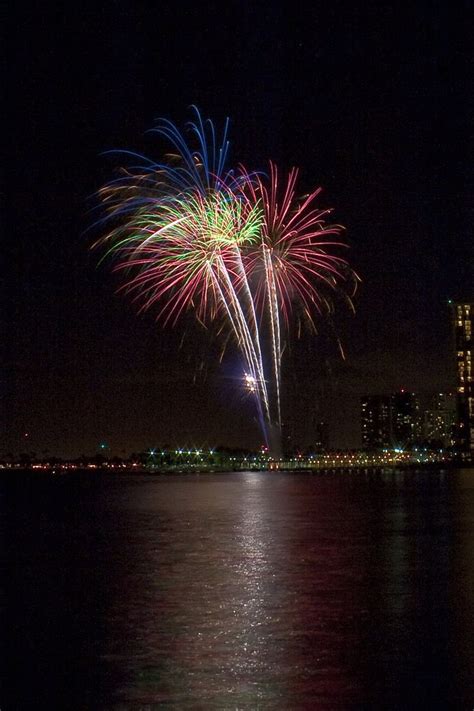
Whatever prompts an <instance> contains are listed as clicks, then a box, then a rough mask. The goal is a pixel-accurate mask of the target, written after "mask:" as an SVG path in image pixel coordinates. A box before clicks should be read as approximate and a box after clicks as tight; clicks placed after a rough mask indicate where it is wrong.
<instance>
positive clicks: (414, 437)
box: [391, 390, 421, 449]
mask: <svg viewBox="0 0 474 711" xmlns="http://www.w3.org/2000/svg"><path fill="white" fill-rule="evenodd" d="M391 404H392V444H393V445H394V446H395V447H402V448H403V449H405V447H411V446H413V445H414V444H416V443H417V442H419V441H420V436H421V427H420V424H421V423H420V404H419V401H418V397H417V396H416V395H415V393H410V392H407V391H406V390H400V392H398V393H395V394H394V395H392V398H391Z"/></svg>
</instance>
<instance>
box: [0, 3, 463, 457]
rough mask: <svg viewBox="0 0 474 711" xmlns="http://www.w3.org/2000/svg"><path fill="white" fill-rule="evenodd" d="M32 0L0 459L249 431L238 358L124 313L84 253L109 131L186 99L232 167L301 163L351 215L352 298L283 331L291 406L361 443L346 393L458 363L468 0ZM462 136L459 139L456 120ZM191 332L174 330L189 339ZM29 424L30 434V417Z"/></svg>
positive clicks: (340, 216) (13, 42)
mask: <svg viewBox="0 0 474 711" xmlns="http://www.w3.org/2000/svg"><path fill="white" fill-rule="evenodd" d="M303 5H304V4H303V3H296V4H295V3H276V2H253V3H244V2H228V3H219V4H218V3H184V5H183V4H182V3H175V2H166V3H160V2H150V3H145V2H118V1H117V2H109V3H107V2H105V3H102V2H100V3H99V2H98V3H95V4H90V5H89V6H88V3H47V2H46V3H40V2H38V3H28V4H25V5H22V4H18V7H16V9H12V10H11V13H10V17H8V18H7V19H8V20H9V23H8V26H7V33H6V37H7V48H8V49H7V55H6V58H5V60H6V61H5V62H4V66H5V67H6V73H7V77H8V94H7V100H6V102H5V105H6V106H7V107H8V113H9V117H10V121H9V128H8V130H7V131H5V133H4V137H5V139H6V147H7V162H6V170H5V172H4V189H3V191H2V192H3V196H4V208H5V219H4V220H3V221H2V222H3V224H4V226H5V227H6V229H5V230H4V231H5V244H6V247H7V276H6V288H5V296H6V299H5V300H4V304H5V305H6V308H5V309H4V310H3V311H4V316H5V320H4V327H3V328H4V333H5V338H4V339H3V341H4V345H5V346H6V352H5V358H6V366H5V367H4V369H3V370H4V374H5V376H6V377H5V379H4V383H3V388H4V399H3V407H2V409H3V414H4V416H5V427H4V430H5V432H6V437H5V439H4V441H3V442H2V445H1V448H0V449H1V452H0V454H1V453H4V452H8V451H13V452H18V451H19V450H23V451H24V450H25V449H33V450H34V451H36V452H38V453H41V452H43V451H45V450H49V451H50V452H54V453H57V454H61V455H74V454H80V453H81V452H85V453H93V452H95V451H96V449H97V446H98V443H99V442H100V441H106V442H108V443H109V444H110V447H111V450H112V451H113V452H115V453H121V451H122V450H124V451H125V452H130V451H132V450H135V451H136V450H138V449H141V448H144V447H148V446H150V445H156V444H165V443H169V444H175V443H189V444H196V445H200V444H204V443H209V444H213V445H215V444H219V443H221V444H229V445H244V446H255V445H257V444H259V443H260V434H259V431H258V427H257V425H256V423H255V421H254V416H253V409H252V405H251V403H250V402H248V401H245V400H244V399H243V398H242V395H241V391H240V389H239V388H238V387H235V382H234V381H233V378H235V373H236V372H237V370H238V368H237V360H238V358H237V355H236V354H233V353H232V351H229V352H228V354H227V356H226V358H225V359H224V362H223V364H222V365H220V366H219V364H218V363H217V358H216V354H217V352H218V351H217V346H216V345H215V344H212V343H209V341H208V339H207V338H206V334H205V333H203V332H202V331H200V329H199V328H198V327H196V326H195V325H194V324H193V322H192V320H187V321H186V322H183V323H182V324H180V325H178V326H177V327H176V328H174V329H173V328H171V327H168V328H166V329H164V330H163V329H162V328H161V326H160V325H159V324H156V323H155V321H154V317H153V315H152V314H147V315H142V316H137V314H136V309H135V308H134V306H133V305H131V304H130V303H129V302H127V300H126V299H125V298H124V297H121V296H118V295H116V294H115V288H116V286H117V282H116V280H115V279H114V276H113V275H111V274H110V272H109V271H108V270H107V268H104V267H100V268H97V266H96V264H97V260H98V255H97V254H95V253H91V252H90V251H89V249H88V247H89V245H90V242H91V241H92V238H93V236H92V235H91V234H85V230H86V228H87V227H88V225H89V224H90V222H91V219H92V218H91V216H90V214H88V209H89V208H90V207H91V205H92V204H93V201H91V200H90V199H89V196H91V195H93V194H94V192H95V191H96V190H97V189H98V188H99V187H100V185H101V184H102V183H104V182H105V181H106V180H108V179H109V178H110V177H111V176H112V172H113V168H114V162H113V160H111V159H110V158H105V157H103V156H101V155H100V154H101V152H103V151H104V150H107V149H110V148H130V149H138V150H143V151H145V152H146V153H149V154H151V155H154V156H155V157H157V156H158V155H160V151H161V149H162V146H160V145H158V144H157V142H156V140H153V139H152V138H151V137H150V136H144V132H145V131H146V130H147V129H148V128H150V127H151V126H152V125H153V123H154V120H155V119H156V118H158V117H160V116H165V117H168V118H171V119H172V120H174V121H176V122H178V123H182V122H183V121H185V120H186V119H187V118H188V117H189V113H188V109H187V107H188V106H189V105H190V104H192V103H196V104H197V105H198V106H199V107H200V108H201V110H202V112H203V113H204V114H205V115H207V116H210V117H212V118H213V119H214V121H215V122H216V123H217V124H220V123H221V122H222V121H223V119H224V118H225V117H226V116H230V118H231V121H232V123H231V141H232V149H231V161H232V162H238V161H240V160H242V161H244V162H245V163H246V164H248V165H250V166H252V167H255V168H265V165H266V161H267V159H268V158H273V159H274V160H275V161H277V162H278V163H279V164H281V165H282V166H283V167H290V166H291V165H298V166H300V168H301V187H302V190H303V191H304V190H307V189H309V188H311V187H313V186H315V185H321V186H322V187H323V188H324V192H323V196H322V198H321V204H324V205H325V206H332V207H334V208H335V216H336V219H337V221H338V222H341V223H343V224H344V225H345V226H346V227H347V237H348V240H349V241H350V244H351V252H350V255H351V256H350V258H351V261H352V263H353V265H354V267H355V268H356V270H357V271H358V272H359V274H360V275H361V277H362V280H363V281H362V284H361V287H360V290H359V292H358V295H357V297H356V307H357V312H356V315H355V316H350V315H349V314H348V313H346V312H345V311H344V310H343V309H341V310H340V311H339V313H338V315H337V317H336V319H335V329H336V331H337V334H338V335H339V336H340V338H341V339H342V341H343V344H344V348H345V351H346V356H347V358H346V361H342V360H341V358H340V356H339V353H338V349H337V346H336V341H335V337H334V335H333V329H332V328H329V326H328V325H326V324H325V323H324V322H321V323H320V336H319V337H318V338H314V337H308V336H304V337H303V338H302V339H301V340H300V341H296V340H293V339H292V342H291V347H290V348H289V349H288V351H287V353H286V354H285V358H286V361H285V374H284V385H285V392H286V399H285V407H286V419H287V421H288V422H290V423H291V424H292V427H293V429H294V431H295V438H296V440H297V441H299V442H301V443H302V444H304V443H306V442H309V441H311V432H312V429H311V428H312V423H314V422H315V421H316V420H317V419H320V418H323V419H327V420H329V423H330V428H331V439H332V443H333V444H334V445H337V446H353V445H357V444H358V443H359V422H358V398H359V396H360V395H362V394H366V393H377V392H390V391H392V390H395V389H398V388H400V387H406V388H410V389H413V390H417V391H421V392H429V391H431V390H437V389H446V388H449V387H451V386H452V384H453V381H454V362H453V361H452V359H451V341H450V326H449V315H448V308H447V299H448V298H465V297H467V296H469V297H472V291H473V290H472V284H473V279H472V276H473V275H472V264H473V242H472V222H473V220H472V217H473V213H472V193H473V187H474V185H473V174H472V168H471V166H472V157H473V156H472V131H471V126H472V113H473V112H472V109H473V99H472V97H473V89H474V86H473V53H472V36H471V34H470V31H469V29H470V26H471V20H472V17H471V14H470V12H469V9H468V8H469V6H470V5H471V3H470V2H454V3H446V2H417V3H413V4H412V5H413V6H412V7H410V8H408V9H400V8H399V3H395V2H393V3H387V2H380V1H377V2H375V1H374V2H365V3H349V2H337V1H335V2H334V1H333V2H331V3H327V2H324V3H319V2H314V3H308V8H306V9H304V8H303ZM470 133H471V135H470ZM183 334H184V341H183V342H182V336H183ZM25 432H28V433H29V439H28V441H25V439H24V437H23V435H24V433H25Z"/></svg>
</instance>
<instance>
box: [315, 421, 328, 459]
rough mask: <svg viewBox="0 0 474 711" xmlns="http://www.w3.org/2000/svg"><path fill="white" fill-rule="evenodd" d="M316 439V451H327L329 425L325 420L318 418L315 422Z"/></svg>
mask: <svg viewBox="0 0 474 711" xmlns="http://www.w3.org/2000/svg"><path fill="white" fill-rule="evenodd" d="M315 435H316V441H315V443H314V448H315V451H316V452H327V450H328V449H329V425H328V423H327V422H323V420H320V421H319V422H318V423H317V424H316V432H315Z"/></svg>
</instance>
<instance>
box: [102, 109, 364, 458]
mask: <svg viewBox="0 0 474 711" xmlns="http://www.w3.org/2000/svg"><path fill="white" fill-rule="evenodd" d="M194 113H195V117H196V118H195V121H193V122H190V123H189V124H188V125H187V135H184V134H183V133H182V132H180V131H179V129H178V128H176V126H175V125H174V124H172V123H171V122H169V121H166V120H161V121H160V122H159V123H158V124H157V126H156V127H155V128H154V129H152V132H154V133H156V134H158V135H159V136H161V137H162V138H164V139H166V141H167V142H168V143H169V144H171V147H172V149H173V153H171V154H168V156H167V162H162V163H156V162H153V161H152V160H150V159H148V158H145V157H144V156H139V155H138V154H135V153H131V152H127V151H125V152H119V153H123V154H124V155H125V156H127V157H128V158H130V157H133V158H138V160H139V162H140V165H134V166H131V167H128V168H126V169H123V170H122V171H121V174H120V175H119V177H118V178H117V179H115V180H113V181H112V182H110V183H109V184H108V185H106V186H105V187H104V188H102V190H101V191H99V197H100V199H101V202H102V204H103V206H104V208H105V211H106V215H105V217H104V218H103V219H102V220H100V221H99V223H97V224H98V225H100V227H101V228H104V227H105V228H106V230H107V232H106V235H105V237H101V239H100V240H99V241H98V242H97V243H96V244H99V245H100V246H101V247H102V248H105V254H104V257H103V258H111V259H113V260H114V261H115V270H116V271H119V272H121V273H123V274H124V275H125V279H124V284H123V286H122V287H121V288H122V289H123V290H124V291H126V292H127V293H130V294H131V295H132V297H133V299H135V300H137V301H139V302H140V304H141V309H149V308H152V307H155V306H156V305H159V306H158V318H163V320H164V321H165V323H166V322H168V321H171V322H173V323H176V321H177V320H178V319H179V317H180V316H181V315H182V314H183V312H184V311H186V310H189V309H190V310H193V311H194V312H195V314H196V316H197V318H198V319H199V321H201V322H202V323H206V321H213V320H214V319H216V318H219V317H220V318H222V319H223V320H224V321H225V322H226V323H227V325H228V327H230V330H231V332H232V333H233V335H234V339H235V343H236V345H237V346H238V348H239V350H240V352H241V354H242V356H243V358H244V363H245V368H246V371H245V384H246V385H247V388H248V389H249V391H250V392H251V393H252V394H253V395H254V396H255V400H256V404H257V409H258V413H259V420H260V424H261V428H262V431H263V434H264V437H265V440H266V442H267V445H268V444H269V440H270V438H271V437H272V435H271V433H272V432H273V433H275V431H276V433H277V437H276V439H277V440H278V438H279V437H278V435H279V433H280V430H281V421H282V416H281V363H282V350H283V349H282V329H283V326H285V328H288V327H289V325H290V322H291V317H292V313H293V310H294V307H295V304H296V303H299V308H300V310H302V312H303V314H304V316H305V319H306V320H307V322H308V323H309V325H310V326H314V314H315V313H318V312H322V311H323V310H324V309H328V308H329V306H330V302H329V301H328V298H327V296H325V294H326V293H327V291H328V289H329V290H332V291H334V290H336V289H338V287H339V284H340V283H342V282H343V281H345V280H346V279H347V278H348V275H349V276H353V272H352V271H351V270H350V269H349V268H348V265H347V262H346V261H345V260H344V259H343V258H341V257H339V256H337V255H336V254H334V249H335V248H339V247H340V246H341V245H342V244H343V242H342V241H341V239H340V234H341V229H342V228H341V227H340V226H338V225H326V222H325V218H326V217H327V215H328V214H329V211H328V210H321V209H319V208H317V207H316V206H315V200H316V198H317V196H318V195H319V192H320V189H317V190H315V191H314V192H312V193H311V194H310V195H307V196H305V197H304V198H302V199H298V198H297V197H296V180H297V176H298V171H297V170H296V169H292V170H291V171H290V172H289V174H288V175H287V176H286V177H281V176H280V175H279V172H278V169H277V167H276V166H275V165H274V164H273V163H270V171H269V175H268V176H265V175H263V174H258V173H251V172H249V171H247V170H246V169H245V168H243V167H240V168H239V169H238V170H236V171H233V170H227V168H226V158H227V153H228V147H229V142H228V140H227V132H228V121H226V123H225V127H224V131H223V135H222V139H221V141H220V142H219V141H218V140H217V137H216V131H215V129H214V126H213V124H212V122H211V121H210V120H206V121H203V120H202V118H201V116H200V114H199V111H198V110H197V109H196V108H195V107H194ZM188 135H189V138H190V140H188ZM193 143H194V144H195V146H194V148H193V147H192V145H193ZM267 342H269V344H270V351H271V355H270V357H269V361H270V364H269V363H268V362H267V361H266V358H265V354H266V348H265V345H266V343H267ZM274 439H275V438H274ZM272 449H273V450H274V451H275V452H276V451H277V450H278V445H277V444H272Z"/></svg>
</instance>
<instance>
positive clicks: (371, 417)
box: [360, 395, 392, 449]
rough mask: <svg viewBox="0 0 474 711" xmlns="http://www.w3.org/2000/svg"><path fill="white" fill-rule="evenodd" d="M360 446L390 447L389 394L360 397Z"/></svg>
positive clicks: (365, 447)
mask: <svg viewBox="0 0 474 711" xmlns="http://www.w3.org/2000/svg"><path fill="white" fill-rule="evenodd" d="M360 407H361V427H362V446H363V447H364V449H387V448H389V447H391V444H392V442H391V429H392V425H391V411H392V409H391V400H390V396H389V395H370V396H367V397H363V398H361V401H360Z"/></svg>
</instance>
